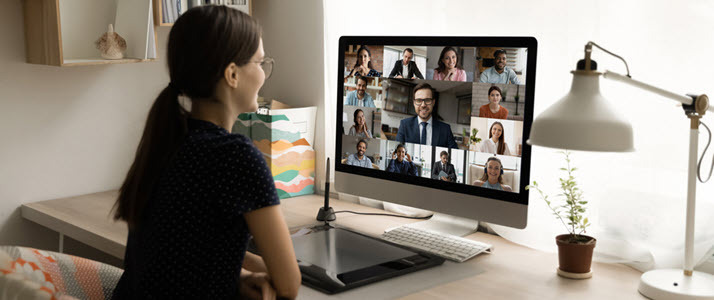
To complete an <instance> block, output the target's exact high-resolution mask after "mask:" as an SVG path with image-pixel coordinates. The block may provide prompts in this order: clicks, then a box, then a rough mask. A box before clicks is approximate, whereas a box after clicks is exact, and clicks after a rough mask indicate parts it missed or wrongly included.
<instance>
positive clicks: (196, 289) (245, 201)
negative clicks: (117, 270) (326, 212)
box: [113, 119, 280, 299]
mask: <svg viewBox="0 0 714 300" xmlns="http://www.w3.org/2000/svg"><path fill="white" fill-rule="evenodd" d="M188 129H189V130H188V134H187V137H186V139H185V141H184V142H183V144H182V145H181V146H180V147H179V149H178V151H177V153H176V155H175V156H174V157H173V158H172V160H171V162H170V163H169V166H168V167H167V169H166V170H165V171H164V172H163V174H162V176H161V177H160V179H159V181H158V183H157V185H156V187H155V189H154V191H153V193H152V196H151V198H150V200H149V203H147V207H146V209H145V210H144V212H143V214H142V222H141V225H140V226H139V227H138V228H136V229H133V230H130V231H129V238H128V241H127V246H126V254H125V258H124V264H125V270H124V274H123V275H122V277H121V279H120V280H119V283H118V284H117V287H116V289H115V290H114V295H113V298H114V299H139V298H154V299H177V298H191V299H238V297H239V296H238V279H239V275H240V270H241V265H242V264H243V258H244V257H245V251H246V247H247V244H248V240H249V238H250V236H251V235H250V232H249V231H248V227H247V224H246V222H245V219H244V217H243V214H244V213H246V212H250V211H252V210H256V209H259V208H262V207H266V206H270V205H277V204H280V200H279V198H278V195H277V193H276V191H275V184H274V183H273V177H272V174H271V172H270V169H269V168H268V166H267V165H266V163H265V160H264V159H263V155H262V154H261V153H260V151H258V149H256V148H255V146H253V143H252V142H251V140H250V139H248V138H247V137H245V136H243V135H240V134H231V133H229V132H228V131H226V130H225V129H223V128H221V127H218V126H216V125H215V124H213V123H210V122H206V121H201V120H194V119H189V120H188Z"/></svg>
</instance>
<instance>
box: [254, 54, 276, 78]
mask: <svg viewBox="0 0 714 300" xmlns="http://www.w3.org/2000/svg"><path fill="white" fill-rule="evenodd" d="M254 63H257V64H260V68H261V69H263V72H264V73H265V80H268V78H270V75H273V66H274V65H275V60H274V59H273V58H272V57H268V56H266V57H264V58H263V60H260V61H254Z"/></svg>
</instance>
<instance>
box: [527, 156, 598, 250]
mask: <svg viewBox="0 0 714 300" xmlns="http://www.w3.org/2000/svg"><path fill="white" fill-rule="evenodd" d="M560 153H562V154H563V155H564V156H565V163H566V167H565V168H560V170H561V171H565V172H566V173H567V176H565V177H563V178H560V179H559V180H560V189H561V191H562V193H560V194H557V195H555V196H556V197H559V198H561V199H562V200H563V203H562V204H560V205H556V204H553V203H552V202H551V201H550V200H548V195H547V194H546V193H545V192H543V190H541V189H540V187H539V186H538V183H537V182H535V181H533V184H532V185H528V186H526V190H529V189H531V188H534V189H535V190H536V191H538V193H539V194H540V197H541V198H542V199H543V200H544V201H545V203H547V204H548V207H549V208H550V209H551V210H552V211H553V214H554V215H555V216H556V217H557V218H558V219H559V220H560V221H561V222H562V223H563V225H564V226H565V228H566V229H567V230H568V232H569V233H570V240H569V242H571V243H586V242H588V241H590V238H587V237H585V236H583V235H582V234H583V233H585V229H587V227H588V226H590V222H589V221H588V218H587V217H585V213H586V207H585V205H586V204H588V202H587V201H585V200H584V198H583V192H582V190H580V188H578V184H577V182H576V181H575V176H574V175H573V173H574V172H575V170H577V168H575V167H571V166H570V164H571V161H570V152H568V151H567V150H566V151H561V152H560ZM565 220H567V224H566V221H565Z"/></svg>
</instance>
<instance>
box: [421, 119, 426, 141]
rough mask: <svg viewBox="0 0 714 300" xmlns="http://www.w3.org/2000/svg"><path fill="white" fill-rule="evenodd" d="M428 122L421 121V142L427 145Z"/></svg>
mask: <svg viewBox="0 0 714 300" xmlns="http://www.w3.org/2000/svg"><path fill="white" fill-rule="evenodd" d="M426 124H427V123H426V122H421V126H422V127H421V144H422V145H426Z"/></svg>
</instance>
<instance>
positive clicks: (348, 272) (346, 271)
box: [292, 227, 444, 294]
mask: <svg viewBox="0 0 714 300" xmlns="http://www.w3.org/2000/svg"><path fill="white" fill-rule="evenodd" d="M292 240H293V247H294V248H295V255H296V257H297V259H298V264H299V266H300V273H302V283H303V284H305V285H306V286H309V287H311V288H314V289H316V290H319V291H321V292H324V293H327V294H334V293H339V292H342V291H346V290H349V289H352V288H355V287H359V286H363V285H365V284H368V283H372V282H376V281H380V280H384V279H387V278H391V277H395V276H398V275H402V274H406V273H410V272H414V271H418V270H422V269H426V268H429V267H433V266H438V265H440V264H442V263H444V259H443V258H440V257H437V256H433V255H431V254H428V253H423V252H415V251H412V250H409V249H406V248H402V247H400V246H397V245H394V244H391V243H389V242H386V241H383V240H380V239H376V238H372V237H369V236H366V235H362V234H359V233H356V232H353V231H350V230H346V229H342V228H333V227H327V228H326V229H316V230H314V231H313V232H311V233H309V234H307V235H303V236H297V237H293V238H292Z"/></svg>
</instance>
